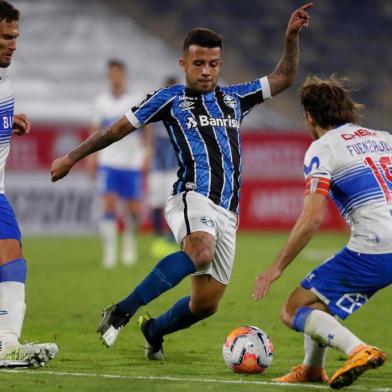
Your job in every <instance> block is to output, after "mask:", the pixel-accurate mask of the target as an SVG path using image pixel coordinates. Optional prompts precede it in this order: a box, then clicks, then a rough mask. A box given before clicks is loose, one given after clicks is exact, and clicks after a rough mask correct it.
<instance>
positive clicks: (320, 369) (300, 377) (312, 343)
mask: <svg viewBox="0 0 392 392" xmlns="http://www.w3.org/2000/svg"><path fill="white" fill-rule="evenodd" d="M304 349H305V357H304V361H303V363H302V365H298V366H295V367H293V369H292V370H291V371H290V372H289V373H287V374H285V375H284V376H281V377H278V378H274V379H273V381H275V382H286V383H307V382H323V383H326V384H328V383H329V378H328V375H327V373H326V372H325V370H324V363H325V357H326V354H327V346H326V345H323V344H320V343H319V342H317V341H316V340H314V339H312V338H311V337H310V336H309V335H307V334H304Z"/></svg>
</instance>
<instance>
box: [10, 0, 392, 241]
mask: <svg viewBox="0 0 392 392" xmlns="http://www.w3.org/2000/svg"><path fill="white" fill-rule="evenodd" d="M12 3H13V4H14V5H15V6H16V7H17V8H19V9H20V10H21V12H22V19H21V23H20V25H21V28H20V29H21V36H20V38H19V40H18V50H17V52H16V54H15V57H14V61H13V64H12V66H11V70H10V76H11V80H12V83H13V86H14V90H15V96H16V111H17V112H24V113H26V114H28V115H29V116H30V117H31V119H32V120H33V130H32V134H31V135H30V136H29V137H26V138H21V139H18V140H14V141H13V143H12V148H11V155H10V158H9V162H8V173H7V178H6V184H7V193H8V195H9V197H10V199H11V202H12V204H13V206H14V208H15V211H16V214H17V216H18V219H19V223H20V225H21V228H22V230H23V231H24V233H25V235H26V234H27V235H29V234H39V233H43V234H45V233H59V234H60V233H61V234H64V233H65V234H66V233H72V234H78V233H94V232H95V227H96V224H95V223H96V218H97V208H96V204H94V203H92V202H91V200H93V199H94V197H95V195H94V187H95V185H94V183H93V182H92V181H91V180H89V179H88V177H87V175H86V174H85V173H84V171H83V165H79V169H80V170H78V171H76V172H75V173H72V175H70V176H69V178H67V179H66V180H64V181H63V182H61V183H59V184H56V185H53V184H51V183H50V181H49V167H50V162H51V161H52V160H53V159H54V158H55V157H58V156H59V155H61V154H63V153H65V152H67V151H69V150H70V149H71V148H72V147H73V146H75V145H76V144H78V143H79V142H80V141H81V140H82V139H83V138H84V137H86V135H87V128H88V125H89V122H90V119H91V102H92V100H93V98H94V97H95V96H96V95H97V94H98V93H99V92H101V91H102V90H103V89H104V88H105V80H104V75H105V64H106V62H107V60H108V59H109V58H112V57H116V58H120V59H122V60H124V61H125V62H126V63H127V65H128V68H129V86H130V89H132V90H133V91H135V92H137V94H140V96H141V97H142V96H143V94H144V93H145V92H147V91H150V90H152V89H156V88H157V87H159V86H160V85H161V84H162V81H163V79H164V78H165V77H166V76H167V75H172V74H176V75H178V76H179V77H180V78H181V80H182V74H181V71H180V69H179V67H178V65H177V60H178V57H179V56H180V55H181V51H180V48H181V45H182V41H183V38H184V35H185V33H186V32H187V31H188V30H189V29H191V28H193V27H196V26H205V27H209V28H212V29H215V30H216V31H217V32H219V33H221V34H222V35H223V37H224V44H225V51H224V68H223V74H222V77H223V81H222V83H236V82H243V81H246V80H251V79H254V78H257V77H260V76H263V75H266V74H268V73H270V72H271V71H272V70H273V68H274V66H275V65H276V63H277V61H278V60H279V58H280V55H281V52H282V48H283V40H284V31H285V28H286V24H287V21H288V19H289V17H290V13H291V12H292V11H293V10H294V9H295V8H296V7H297V6H299V5H301V4H302V3H303V2H300V1H296V0H279V1H275V2H272V1H267V0H265V1H263V0H246V1H243V2H238V1H231V0H220V1H210V0H199V1H182V2H180V1H176V0H165V1H161V0H143V1H130V0H84V1H78V0H67V1H66V2H65V1H60V0H34V1H33V0H14V1H12ZM314 3H315V6H314V8H313V9H312V10H311V15H312V24H311V27H310V28H309V29H308V30H307V31H304V32H303V34H302V36H301V61H300V69H299V74H298V77H297V79H296V82H295V85H294V86H293V87H292V88H290V89H289V91H286V92H284V93H283V94H281V95H280V96H279V97H277V98H276V99H274V100H272V101H270V102H268V103H266V104H264V105H262V106H261V107H260V108H258V109H256V110H255V112H254V113H253V114H252V115H251V116H250V118H249V119H248V120H247V121H246V122H245V123H244V126H243V150H244V169H245V171H244V176H243V181H244V189H243V195H242V216H241V228H243V229H285V228H289V227H290V226H291V225H292V223H293V222H294V220H295V218H296V217H297V215H298V213H299V211H300V208H301V206H302V193H303V185H302V159H303V154H304V152H305V150H306V148H307V146H308V144H309V141H310V139H309V138H308V137H307V135H306V132H305V130H304V125H303V114H302V111H301V107H300V105H299V103H298V102H297V100H296V90H297V88H298V86H299V85H300V83H301V82H302V81H303V79H304V78H305V76H306V75H307V74H309V73H312V74H317V75H321V76H328V75H330V74H331V73H337V74H338V75H339V76H347V77H348V78H350V79H351V80H352V83H353V86H354V87H355V89H356V91H355V93H354V97H355V98H356V99H357V100H358V101H359V102H362V103H364V104H366V109H365V111H364V115H365V120H364V125H368V126H371V127H375V128H378V129H383V130H388V129H390V126H391V124H392V78H391V76H390V75H391V69H392V52H391V51H390V42H391V39H392V29H391V22H392V2H391V1H390V0H373V1H371V0H344V1H342V0H329V1H325V0H322V1H317V0H315V1H314ZM144 215H145V218H146V219H145V220H146V222H145V224H147V225H148V222H147V216H148V213H147V207H146V211H145V214H144ZM325 227H326V228H329V229H340V228H342V227H343V224H342V222H341V221H340V220H339V218H338V217H337V214H336V211H335V209H334V208H332V207H331V208H330V209H329V211H328V215H327V219H326V226H325Z"/></svg>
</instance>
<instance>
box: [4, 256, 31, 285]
mask: <svg viewBox="0 0 392 392" xmlns="http://www.w3.org/2000/svg"><path fill="white" fill-rule="evenodd" d="M26 274H27V266H26V260H25V259H15V260H12V261H10V262H8V263H6V264H3V265H0V283H1V282H20V283H26Z"/></svg>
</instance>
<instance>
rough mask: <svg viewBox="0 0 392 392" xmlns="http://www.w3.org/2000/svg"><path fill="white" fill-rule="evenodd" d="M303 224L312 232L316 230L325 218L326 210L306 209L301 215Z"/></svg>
mask: <svg viewBox="0 0 392 392" xmlns="http://www.w3.org/2000/svg"><path fill="white" fill-rule="evenodd" d="M301 220H302V222H303V226H305V227H306V228H307V229H308V230H309V231H310V232H315V231H316V230H317V229H318V228H319V227H320V225H321V224H322V223H323V220H324V211H318V210H314V211H305V212H303V213H302V215H301Z"/></svg>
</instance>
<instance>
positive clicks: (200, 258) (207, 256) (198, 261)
mask: <svg viewBox="0 0 392 392" xmlns="http://www.w3.org/2000/svg"><path fill="white" fill-rule="evenodd" d="M191 258H192V260H193V262H194V263H195V266H196V269H197V270H199V269H204V268H206V267H207V266H208V265H209V264H210V263H212V260H213V259H214V252H213V250H212V249H209V248H206V249H200V250H199V251H198V252H195V253H194V254H193V255H192V256H191Z"/></svg>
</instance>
